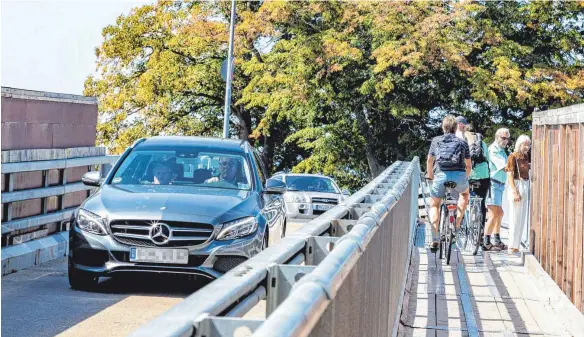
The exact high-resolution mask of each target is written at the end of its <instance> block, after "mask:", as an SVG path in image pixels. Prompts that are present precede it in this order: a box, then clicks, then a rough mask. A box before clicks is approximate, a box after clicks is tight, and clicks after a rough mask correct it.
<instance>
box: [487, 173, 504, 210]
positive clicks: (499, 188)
mask: <svg viewBox="0 0 584 337" xmlns="http://www.w3.org/2000/svg"><path fill="white" fill-rule="evenodd" d="M504 191H505V184H502V183H500V182H498V181H494V180H492V179H491V188H490V190H489V195H488V197H487V206H499V207H503V192H504Z"/></svg>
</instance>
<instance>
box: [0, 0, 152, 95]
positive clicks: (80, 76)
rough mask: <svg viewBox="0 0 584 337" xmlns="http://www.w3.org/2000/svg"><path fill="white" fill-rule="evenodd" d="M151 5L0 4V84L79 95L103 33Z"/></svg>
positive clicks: (86, 0)
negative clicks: (124, 16)
mask: <svg viewBox="0 0 584 337" xmlns="http://www.w3.org/2000/svg"><path fill="white" fill-rule="evenodd" d="M151 2H152V1H138V0H1V2H0V22H1V25H0V26H1V27H0V30H1V33H0V67H1V72H0V84H1V85H2V86H6V87H14V88H21V89H30V90H41V91H51V92H58V93H67V94H77V95H81V94H82V93H83V83H84V82H85V79H86V78H87V76H88V75H91V74H94V73H95V71H96V64H95V61H96V57H95V48H96V47H97V46H99V45H100V44H101V42H102V41H103V38H102V35H101V31H102V29H103V28H104V27H105V26H107V25H109V24H113V23H115V21H116V18H117V17H118V16H119V15H120V14H126V13H128V12H129V11H130V10H131V9H132V8H133V7H136V6H140V5H141V4H147V3H151Z"/></svg>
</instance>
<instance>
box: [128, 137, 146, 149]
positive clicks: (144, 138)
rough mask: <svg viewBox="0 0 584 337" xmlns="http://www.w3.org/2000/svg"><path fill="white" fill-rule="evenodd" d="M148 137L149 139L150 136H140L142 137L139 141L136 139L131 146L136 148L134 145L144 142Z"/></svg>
mask: <svg viewBox="0 0 584 337" xmlns="http://www.w3.org/2000/svg"><path fill="white" fill-rule="evenodd" d="M146 139H148V138H147V137H143V138H140V139H138V140H137V141H135V142H134V144H132V146H130V147H131V148H134V147H136V146H137V145H138V144H140V143H142V142H144V141H145V140H146Z"/></svg>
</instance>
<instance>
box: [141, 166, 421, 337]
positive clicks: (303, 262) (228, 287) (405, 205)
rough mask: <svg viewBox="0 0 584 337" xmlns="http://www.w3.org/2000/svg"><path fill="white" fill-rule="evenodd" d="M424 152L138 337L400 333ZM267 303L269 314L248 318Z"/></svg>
mask: <svg viewBox="0 0 584 337" xmlns="http://www.w3.org/2000/svg"><path fill="white" fill-rule="evenodd" d="M419 172H420V167H419V159H418V158H417V157H416V158H414V160H412V161H411V162H396V163H394V164H393V165H391V166H390V167H389V168H387V169H386V170H385V171H384V172H383V173H382V174H381V175H380V176H378V177H377V178H376V179H374V180H373V181H372V182H371V183H369V184H368V185H367V186H365V187H364V188H363V189H361V190H360V191H359V192H357V193H356V194H354V195H353V196H351V197H350V198H349V199H348V201H347V202H346V204H345V205H338V206H337V207H335V208H333V209H331V210H330V211H328V212H326V213H325V214H323V215H322V216H320V217H318V218H316V219H315V220H313V221H311V222H309V223H307V224H306V225H304V226H303V227H302V228H300V229H299V230H298V231H297V232H296V233H294V234H292V235H290V236H288V237H286V238H284V239H283V240H282V242H281V243H279V244H277V245H275V246H272V247H269V248H268V249H266V250H265V251H263V252H261V253H259V254H258V255H256V256H254V257H253V258H251V259H249V260H247V261H246V262H245V263H243V264H241V265H239V266H238V267H236V268H235V269H233V270H231V271H230V272H228V273H226V274H225V275H224V276H222V277H220V278H219V279H217V280H215V281H213V282H211V283H210V284H208V285H207V286H205V287H204V288H202V289H200V290H199V291H197V292H195V293H194V294H192V295H190V296H189V297H187V298H186V299H185V300H184V301H183V302H181V303H179V304H178V305H176V306H174V307H173V308H171V309H170V310H168V311H167V312H165V313H163V314H162V315H160V316H158V317H156V318H155V319H154V320H152V321H150V322H148V323H147V324H145V325H143V326H142V327H140V328H139V329H137V330H136V331H134V332H133V333H132V334H131V336H134V337H138V336H168V337H171V336H172V337H175V336H198V337H203V336H205V337H218V336H249V335H251V334H252V333H253V336H278V337H284V336H308V335H310V336H388V335H390V334H391V335H392V336H395V335H396V334H397V328H398V325H399V314H400V308H401V305H402V301H403V294H404V289H405V283H406V278H407V270H408V265H409V263H408V262H409V258H410V254H411V249H412V243H413V231H414V229H415V223H416V219H417V216H418V185H419V178H420V173H419ZM264 299H265V300H266V313H265V314H266V317H267V318H266V319H246V318H242V317H243V316H244V315H245V314H246V313H247V312H248V311H249V310H250V309H252V308H254V307H255V306H256V305H257V304H258V302H260V301H261V300H264Z"/></svg>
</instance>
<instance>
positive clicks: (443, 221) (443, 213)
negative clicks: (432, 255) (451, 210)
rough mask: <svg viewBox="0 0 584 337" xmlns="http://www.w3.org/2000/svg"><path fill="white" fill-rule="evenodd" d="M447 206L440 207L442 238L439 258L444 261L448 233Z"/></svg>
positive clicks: (440, 236)
mask: <svg viewBox="0 0 584 337" xmlns="http://www.w3.org/2000/svg"><path fill="white" fill-rule="evenodd" d="M445 226H446V206H444V205H442V206H441V207H440V223H439V224H438V237H439V238H440V244H439V245H438V246H440V255H439V258H440V259H441V260H442V254H443V253H444V234H445V233H446V231H445V229H446V227H445Z"/></svg>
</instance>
